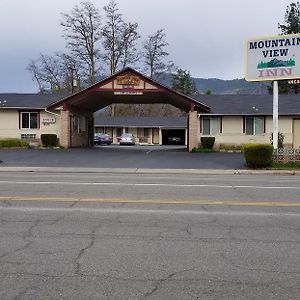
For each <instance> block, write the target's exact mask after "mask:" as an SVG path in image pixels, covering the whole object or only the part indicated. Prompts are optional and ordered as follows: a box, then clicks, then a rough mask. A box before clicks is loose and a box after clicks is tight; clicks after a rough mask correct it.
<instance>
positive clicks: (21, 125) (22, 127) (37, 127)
mask: <svg viewBox="0 0 300 300" xmlns="http://www.w3.org/2000/svg"><path fill="white" fill-rule="evenodd" d="M24 114H28V117H29V120H28V123H29V124H28V127H24V126H23V115H24ZM31 114H36V127H32V124H31V122H30V119H31V118H30V116H31ZM20 119H21V120H20V129H39V128H40V126H39V112H37V111H21V112H20Z"/></svg>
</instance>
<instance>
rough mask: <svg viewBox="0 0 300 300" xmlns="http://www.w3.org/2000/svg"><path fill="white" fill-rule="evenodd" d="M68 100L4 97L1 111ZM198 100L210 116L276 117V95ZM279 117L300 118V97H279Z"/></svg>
mask: <svg viewBox="0 0 300 300" xmlns="http://www.w3.org/2000/svg"><path fill="white" fill-rule="evenodd" d="M66 96H67V95H62V94H15V93H7V94H0V102H1V104H0V109H1V108H20V109H22V108H26V109H45V108H46V107H47V106H48V105H49V104H51V103H54V102H56V101H58V100H60V99H63V98H65V97H66ZM197 98H198V99H199V101H201V102H202V103H204V104H206V105H207V106H208V107H210V108H211V111H210V113H209V115H253V114H256V115H272V113H273V97H272V95H199V96H198V97H197ZM4 101H5V102H4ZM279 115H286V116H289V115H296V116H300V95H297V94H296V95H295V94H293V95H279Z"/></svg>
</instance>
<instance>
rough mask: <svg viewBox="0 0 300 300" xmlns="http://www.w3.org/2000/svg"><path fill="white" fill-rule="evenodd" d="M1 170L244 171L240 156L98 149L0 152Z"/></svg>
mask: <svg viewBox="0 0 300 300" xmlns="http://www.w3.org/2000/svg"><path fill="white" fill-rule="evenodd" d="M0 161H1V163H0V167H1V166H39V167H87V168H155V169H246V168H247V167H246V165H245V161H244V158H243V155H242V154H241V153H224V152H222V153H220V152H216V153H189V152H187V150H186V148H185V147H184V146H141V145H135V146H119V145H110V146H106V145H101V146H96V147H93V148H73V149H2V150H0Z"/></svg>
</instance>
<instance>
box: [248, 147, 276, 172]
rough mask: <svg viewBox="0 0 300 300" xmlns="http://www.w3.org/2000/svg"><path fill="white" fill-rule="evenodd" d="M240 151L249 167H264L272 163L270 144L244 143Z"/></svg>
mask: <svg viewBox="0 0 300 300" xmlns="http://www.w3.org/2000/svg"><path fill="white" fill-rule="evenodd" d="M242 151H243V153H244V157H245V160H246V163H247V166H248V167H249V168H252V169H259V168H266V167H269V166H270V165H271V163H272V158H273V146H272V145H270V144H245V145H243V148H242Z"/></svg>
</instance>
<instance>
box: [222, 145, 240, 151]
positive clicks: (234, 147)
mask: <svg viewBox="0 0 300 300" xmlns="http://www.w3.org/2000/svg"><path fill="white" fill-rule="evenodd" d="M241 149H242V145H236V144H220V150H225V151H241Z"/></svg>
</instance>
